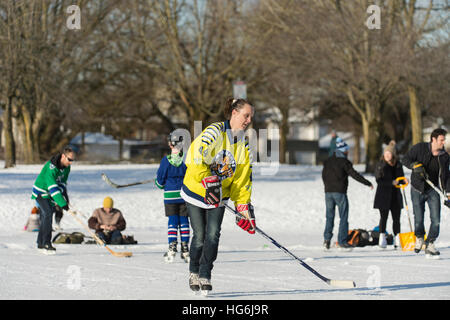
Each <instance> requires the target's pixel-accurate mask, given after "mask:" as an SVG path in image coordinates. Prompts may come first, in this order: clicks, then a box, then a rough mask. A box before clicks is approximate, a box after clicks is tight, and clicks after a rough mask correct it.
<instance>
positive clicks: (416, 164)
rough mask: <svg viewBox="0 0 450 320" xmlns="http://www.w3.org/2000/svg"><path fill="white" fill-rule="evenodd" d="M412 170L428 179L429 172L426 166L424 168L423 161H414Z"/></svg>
mask: <svg viewBox="0 0 450 320" xmlns="http://www.w3.org/2000/svg"><path fill="white" fill-rule="evenodd" d="M412 171H413V172H414V173H416V174H418V175H419V176H421V177H422V178H424V179H428V174H427V172H426V171H425V168H424V166H423V164H422V163H420V162H414V163H413V168H412Z"/></svg>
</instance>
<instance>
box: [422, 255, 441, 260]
mask: <svg viewBox="0 0 450 320" xmlns="http://www.w3.org/2000/svg"><path fill="white" fill-rule="evenodd" d="M425 258H427V259H429V260H440V259H441V256H434V255H432V254H426V255H425Z"/></svg>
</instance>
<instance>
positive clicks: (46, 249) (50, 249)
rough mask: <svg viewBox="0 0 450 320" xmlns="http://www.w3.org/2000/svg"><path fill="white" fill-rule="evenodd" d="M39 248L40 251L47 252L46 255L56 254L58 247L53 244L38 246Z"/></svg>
mask: <svg viewBox="0 0 450 320" xmlns="http://www.w3.org/2000/svg"><path fill="white" fill-rule="evenodd" d="M38 250H39V252H40V253H42V254H46V255H54V254H56V249H55V247H53V246H52V245H51V244H46V245H43V246H38Z"/></svg>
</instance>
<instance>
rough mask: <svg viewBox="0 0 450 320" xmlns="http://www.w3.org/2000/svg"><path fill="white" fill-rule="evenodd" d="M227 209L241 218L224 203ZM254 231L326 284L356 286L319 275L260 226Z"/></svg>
mask: <svg viewBox="0 0 450 320" xmlns="http://www.w3.org/2000/svg"><path fill="white" fill-rule="evenodd" d="M223 205H224V206H225V207H226V208H227V209H229V210H230V211H231V212H233V213H234V214H235V215H236V216H238V217H240V218H242V217H243V216H242V215H241V214H240V213H239V212H237V211H236V210H234V209H233V208H231V207H230V206H229V205H227V204H226V203H224V204H223ZM255 229H256V231H257V232H258V233H259V234H260V235H262V236H263V237H264V238H266V239H268V240H269V241H270V242H272V243H273V244H274V245H275V246H276V247H277V248H279V249H281V250H282V251H283V252H284V253H287V254H288V255H289V256H291V257H292V258H294V259H295V260H297V261H298V262H300V264H301V265H302V266H303V267H305V268H306V269H308V270H309V271H311V272H312V273H313V274H314V275H315V276H316V277H318V278H319V279H321V280H322V281H324V282H326V283H327V284H329V285H330V286H333V287H338V288H354V287H356V284H355V282H354V281H352V280H332V279H328V278H327V277H324V276H323V275H321V274H320V273H318V272H317V271H316V270H314V269H313V268H311V267H310V266H309V265H308V264H306V263H305V262H304V261H303V260H301V259H300V258H298V257H297V256H296V255H294V254H293V253H292V252H290V251H289V250H288V249H286V248H285V247H283V246H282V245H281V244H279V243H278V242H277V241H276V240H275V239H273V238H272V237H271V236H269V235H268V234H267V233H265V232H264V231H262V230H261V229H260V228H258V227H257V226H255Z"/></svg>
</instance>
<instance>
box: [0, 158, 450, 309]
mask: <svg viewBox="0 0 450 320" xmlns="http://www.w3.org/2000/svg"><path fill="white" fill-rule="evenodd" d="M0 166H1V167H3V164H2V163H0ZM157 168H158V166H157V165H135V164H132V165H131V164H130V165H127V164H122V165H87V164H82V163H76V164H75V165H73V167H72V173H71V175H70V178H69V188H68V189H69V196H70V199H71V202H72V204H73V205H74V206H75V207H76V208H77V209H78V210H80V211H81V212H83V213H85V214H86V215H90V214H91V213H92V211H93V210H94V209H95V208H97V207H100V206H101V204H102V201H103V198H104V197H105V196H111V197H112V198H113V199H114V203H115V206H116V207H117V208H119V209H121V210H122V212H123V213H124V216H125V218H126V220H127V229H126V230H125V232H124V233H125V234H129V235H134V237H135V239H136V240H138V242H139V243H138V245H133V246H111V248H113V249H114V250H116V251H132V252H133V257H131V258H117V257H114V256H112V255H111V254H109V253H108V252H107V251H106V250H105V248H103V247H100V246H97V245H87V244H81V245H69V244H57V245H55V247H56V248H57V254H56V255H54V256H45V255H42V254H41V253H39V252H38V251H37V249H36V244H35V242H36V237H37V233H34V232H25V231H23V226H24V224H25V222H26V220H27V218H28V216H29V212H30V210H31V208H32V206H33V202H32V201H31V199H30V192H31V187H32V185H33V182H34V180H35V178H36V176H37V174H38V173H39V171H40V169H41V165H30V166H25V165H18V166H17V167H16V168H11V169H0V299H2V300H4V299H6V300H16V299H27V300H28V299H31V300H37V299H44V300H50V299H86V300H90V299H108V300H110V299H113V300H119V299H120V300H122V299H123V300H128V299H133V300H135V299H137V300H141V299H144V300H170V299H173V300H199V299H205V298H203V297H201V296H196V295H194V294H193V292H191V291H190V289H189V287H188V265H187V264H186V263H184V262H183V261H182V260H181V259H180V258H179V256H177V259H176V260H175V262H174V263H172V264H167V263H165V262H164V260H163V257H162V255H163V252H164V250H165V249H166V248H167V236H166V234H167V229H166V226H167V218H166V217H165V216H164V209H163V200H162V196H163V195H162V191H161V190H159V189H157V188H156V187H155V186H154V185H153V184H146V185H140V186H134V187H129V188H123V189H113V188H111V187H110V186H109V185H107V184H106V183H104V182H103V180H102V179H101V173H102V172H104V173H106V174H107V175H108V176H109V177H110V178H111V180H113V181H114V182H116V183H130V182H135V181H142V180H146V179H150V178H153V177H155V175H156V170H157ZM356 168H357V169H359V170H360V171H361V170H362V169H363V167H362V166H357V167H356ZM272 169H273V168H272ZM275 169H277V173H276V174H275V175H268V174H267V173H268V172H270V168H269V167H268V166H264V165H257V166H255V170H254V186H253V204H254V206H255V214H256V222H257V225H258V226H259V228H261V229H262V230H263V231H265V232H266V233H267V234H269V235H270V236H272V237H273V238H274V239H276V240H277V241H278V242H279V243H280V244H282V245H284V246H285V247H287V248H288V249H289V250H290V251H291V252H292V253H294V254H295V255H297V256H298V257H299V258H301V259H303V261H305V262H306V263H307V264H308V265H310V266H311V267H312V268H314V269H315V270H317V271H318V272H319V273H321V274H323V275H324V276H325V277H328V278H331V279H337V280H353V281H355V282H356V285H357V287H356V288H354V289H340V288H334V287H330V286H329V285H327V284H326V283H324V282H323V281H321V280H320V279H318V278H317V277H316V276H314V275H313V274H312V273H311V272H309V271H308V270H306V269H305V268H304V267H303V266H302V265H300V264H299V263H298V262H297V261H295V260H293V259H291V258H290V257H289V256H287V255H286V254H285V253H283V252H282V251H281V250H279V249H278V248H276V247H275V246H273V245H272V244H271V243H269V242H268V241H267V240H266V239H264V238H263V237H261V236H260V235H258V234H256V235H253V236H252V235H249V234H247V233H246V232H244V231H242V230H241V229H239V228H238V227H237V226H236V225H235V223H234V216H233V215H232V214H230V213H227V214H226V215H225V219H224V222H223V228H222V236H221V239H220V246H219V254H218V259H217V261H216V263H215V265H214V269H213V273H212V283H213V291H212V292H211V294H210V295H209V297H208V298H207V299H208V300H210V299H211V300H219V299H220V300H228V299H232V300H261V301H262V300H312V299H318V300H342V299H350V300H366V299H371V300H372V299H379V300H387V299H395V300H402V299H432V300H437V299H449V297H450V219H449V213H450V211H449V210H448V209H447V208H444V209H443V210H442V220H441V235H440V237H439V239H438V241H437V242H436V246H437V248H438V249H439V250H440V251H441V256H442V258H441V260H428V259H425V257H424V254H423V253H420V254H418V255H416V254H414V253H413V252H402V251H401V250H397V251H395V250H393V249H392V248H390V247H388V249H386V250H381V249H378V248H377V247H363V248H355V249H354V250H353V251H351V252H340V251H337V250H336V249H333V250H331V251H330V252H324V251H323V250H322V241H323V236H322V234H323V228H324V225H325V203H324V191H323V184H322V181H321V169H322V168H321V167H320V166H317V167H315V166H284V165H283V166H280V167H279V168H275ZM408 176H409V173H408ZM367 178H368V179H369V180H370V181H372V182H373V183H374V184H375V180H374V178H373V177H372V176H367ZM374 195H375V190H373V191H371V190H370V189H369V188H367V187H366V186H364V185H362V184H359V183H357V182H356V181H354V180H352V179H350V185H349V190H348V196H349V201H350V218H349V223H350V228H363V229H367V230H371V229H372V228H373V227H375V226H377V225H378V217H379V214H378V211H376V210H374V209H372V206H373V199H374ZM407 197H408V201H409V202H408V203H409V204H410V207H411V200H410V196H409V187H408V189H407ZM427 210H428V209H427ZM411 214H412V211H411ZM427 216H428V213H427ZM338 223H339V218H338V217H336V221H335V237H334V239H335V238H336V235H337V226H338ZM61 225H62V227H63V228H64V231H68V232H73V231H81V232H83V233H85V234H87V232H86V231H85V230H84V229H83V228H82V227H81V226H80V225H79V224H78V223H77V222H76V221H75V220H74V219H73V218H72V217H71V216H69V215H68V214H65V216H64V218H63V220H62V223H61ZM428 226H429V219H428V217H427V219H426V227H428ZM391 227H392V220H391V218H389V221H388V232H390V233H391V232H392V229H391ZM408 229H409V226H408V220H407V215H406V212H403V213H402V232H408V231H409V230H408ZM54 234H55V233H54ZM334 239H333V240H334Z"/></svg>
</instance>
